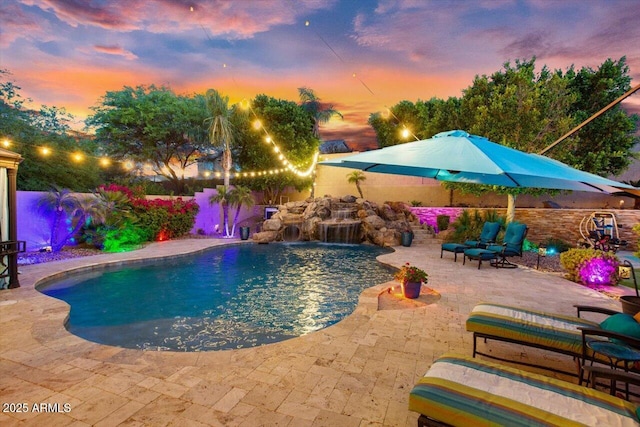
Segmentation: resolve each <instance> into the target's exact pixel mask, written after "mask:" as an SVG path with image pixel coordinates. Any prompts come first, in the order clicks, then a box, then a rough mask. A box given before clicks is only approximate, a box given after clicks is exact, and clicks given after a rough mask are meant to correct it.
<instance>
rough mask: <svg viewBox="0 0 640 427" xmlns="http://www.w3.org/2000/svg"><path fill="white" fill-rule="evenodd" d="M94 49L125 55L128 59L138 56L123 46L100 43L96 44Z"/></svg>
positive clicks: (110, 53)
mask: <svg viewBox="0 0 640 427" xmlns="http://www.w3.org/2000/svg"><path fill="white" fill-rule="evenodd" d="M94 49H95V50H96V51H97V52H101V53H106V54H109V55H117V56H123V57H125V58H126V59H128V60H134V59H137V58H138V57H137V56H136V55H135V54H134V53H133V52H130V51H128V50H126V49H123V48H122V47H121V46H100V45H96V46H94Z"/></svg>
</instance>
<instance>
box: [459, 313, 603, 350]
mask: <svg viewBox="0 0 640 427" xmlns="http://www.w3.org/2000/svg"><path fill="white" fill-rule="evenodd" d="M579 327H587V328H598V327H599V326H598V323H596V322H591V321H589V320H585V319H581V318H579V317H571V316H563V315H559V314H550V313H544V312H541V311H534V310H526V309H523V308H517V307H511V306H508V305H500V304H486V303H482V304H478V305H476V306H475V307H474V308H473V310H472V311H471V314H470V315H469V318H468V319H467V331H469V332H478V333H480V334H483V335H489V336H494V337H502V338H506V339H510V340H516V341H519V342H522V343H523V344H526V343H531V344H534V345H543V346H546V347H551V348H556V349H558V350H561V351H564V352H570V353H572V354H575V355H582V332H581V331H580V330H579V329H578V328H579Z"/></svg>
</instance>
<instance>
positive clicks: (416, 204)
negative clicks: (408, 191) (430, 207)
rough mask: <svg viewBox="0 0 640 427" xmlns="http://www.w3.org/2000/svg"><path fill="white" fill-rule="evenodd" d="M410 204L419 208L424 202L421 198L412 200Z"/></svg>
mask: <svg viewBox="0 0 640 427" xmlns="http://www.w3.org/2000/svg"><path fill="white" fill-rule="evenodd" d="M409 204H410V205H411V206H413V207H414V208H419V207H421V206H422V202H421V201H420V200H411V201H410V202H409Z"/></svg>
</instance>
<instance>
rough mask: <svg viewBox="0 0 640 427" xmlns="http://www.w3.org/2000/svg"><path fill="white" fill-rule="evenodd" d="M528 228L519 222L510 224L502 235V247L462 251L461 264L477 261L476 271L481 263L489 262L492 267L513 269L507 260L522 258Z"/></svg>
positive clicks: (513, 266)
mask: <svg viewBox="0 0 640 427" xmlns="http://www.w3.org/2000/svg"><path fill="white" fill-rule="evenodd" d="M528 230H529V229H528V227H527V226H526V225H525V224H521V223H519V222H510V223H509V225H507V229H506V231H505V233H504V239H503V243H502V245H488V246H487V247H486V248H470V249H465V250H464V257H463V258H462V264H463V265H464V264H465V263H466V261H467V258H469V259H473V260H478V269H480V266H481V265H482V261H490V262H491V265H492V266H493V267H496V268H498V267H501V268H515V267H517V265H516V264H513V263H511V262H509V260H508V259H507V258H509V257H513V256H522V250H523V245H524V239H525V237H527V231H528Z"/></svg>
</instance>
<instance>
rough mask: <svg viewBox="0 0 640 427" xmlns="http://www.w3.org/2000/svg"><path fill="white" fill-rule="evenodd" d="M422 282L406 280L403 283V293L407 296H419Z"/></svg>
mask: <svg viewBox="0 0 640 427" xmlns="http://www.w3.org/2000/svg"><path fill="white" fill-rule="evenodd" d="M421 287H422V282H406V283H403V284H402V294H403V295H404V296H405V298H411V299H413V298H418V297H419V296H420V288H421Z"/></svg>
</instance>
